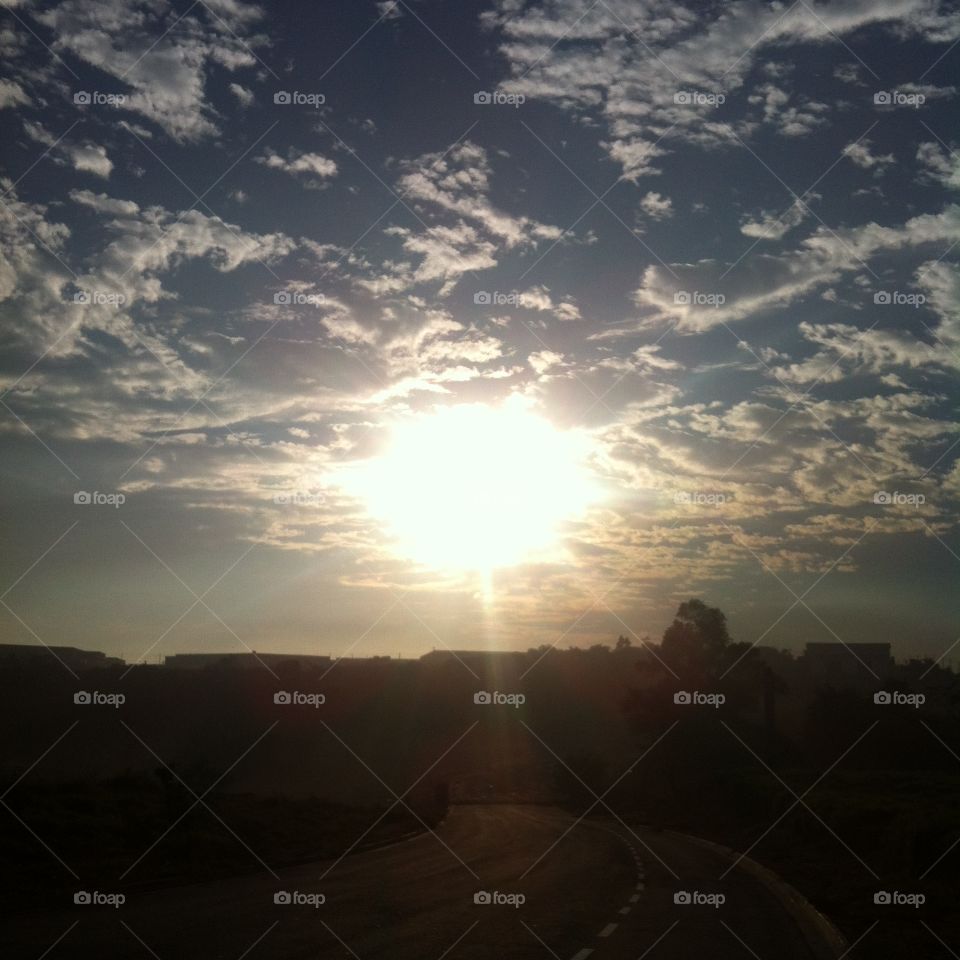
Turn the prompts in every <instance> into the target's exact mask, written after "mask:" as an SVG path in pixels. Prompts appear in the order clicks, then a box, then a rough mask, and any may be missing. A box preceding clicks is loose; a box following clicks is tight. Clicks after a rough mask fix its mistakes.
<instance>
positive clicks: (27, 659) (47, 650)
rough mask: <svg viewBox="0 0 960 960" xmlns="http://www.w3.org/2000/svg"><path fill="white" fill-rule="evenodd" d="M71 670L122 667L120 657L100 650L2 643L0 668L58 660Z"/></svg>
mask: <svg viewBox="0 0 960 960" xmlns="http://www.w3.org/2000/svg"><path fill="white" fill-rule="evenodd" d="M58 660H59V661H60V663H61V664H66V665H67V666H68V667H70V669H71V670H95V669H97V668H100V667H122V666H124V662H123V660H121V659H120V658H119V657H108V656H107V655H106V654H105V653H101V652H100V651H99V650H79V649H77V647H45V646H42V645H38V644H33V643H0V668H2V667H5V666H14V665H20V664H30V665H31V666H32V665H40V666H44V665H47V664H49V665H51V666H57V661H58Z"/></svg>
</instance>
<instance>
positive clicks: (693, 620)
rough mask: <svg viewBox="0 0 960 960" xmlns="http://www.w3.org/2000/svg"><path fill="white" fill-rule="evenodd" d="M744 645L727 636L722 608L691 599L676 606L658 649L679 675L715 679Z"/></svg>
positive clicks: (744, 647)
mask: <svg viewBox="0 0 960 960" xmlns="http://www.w3.org/2000/svg"><path fill="white" fill-rule="evenodd" d="M747 646H748V645H747V644H735V643H733V641H732V640H731V639H730V633H729V631H728V630H727V618H726V616H725V614H724V613H723V611H722V610H720V609H719V608H718V607H711V606H709V605H708V604H706V603H704V602H703V601H702V600H697V599H691V600H687V601H685V602H684V603H681V604H680V606H679V607H677V613H676V616H675V617H674V620H673V623H672V624H670V626H669V627H667V629H666V630H665V631H664V634H663V643H662V644H661V646H660V649H661V651H662V654H663V658H664V660H666V661H667V663H669V664H670V666H671V667H672V668H673V669H674V670H676V671H677V673H679V674H680V675H681V677H683V678H684V679H688V680H702V681H707V682H709V681H714V680H716V679H718V678H719V677H720V675H721V674H722V673H723V672H724V669H725V668H726V666H728V665H729V664H731V663H733V662H734V660H735V659H736V658H737V657H738V656H740V654H741V652H742V651H744V650H746V649H747Z"/></svg>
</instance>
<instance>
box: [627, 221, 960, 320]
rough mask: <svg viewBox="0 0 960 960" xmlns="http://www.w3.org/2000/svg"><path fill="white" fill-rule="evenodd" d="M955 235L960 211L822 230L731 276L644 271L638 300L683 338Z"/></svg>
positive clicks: (714, 264) (719, 270) (709, 268)
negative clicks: (883, 257)
mask: <svg viewBox="0 0 960 960" xmlns="http://www.w3.org/2000/svg"><path fill="white" fill-rule="evenodd" d="M958 233H960V207H957V206H949V207H947V208H946V209H945V210H944V211H943V212H942V213H939V214H922V215H920V216H917V217H914V218H912V219H911V220H908V221H907V222H906V223H905V224H904V225H903V226H902V227H898V228H893V227H881V226H879V225H878V224H876V223H867V224H865V225H863V226H861V227H855V228H844V229H839V230H830V229H828V228H827V227H819V228H818V229H817V230H816V231H815V232H814V233H813V234H812V235H811V236H809V237H808V238H807V239H806V240H804V241H803V242H802V243H801V245H800V247H799V249H797V250H795V251H792V252H789V253H784V254H779V255H770V254H752V255H750V256H747V257H746V258H744V260H743V261H741V262H740V263H739V264H738V266H737V269H736V270H734V271H728V268H727V267H726V266H725V265H724V264H723V263H720V262H718V261H716V260H702V261H700V262H698V263H687V264H674V265H673V266H672V267H671V268H670V269H669V270H668V269H667V268H666V267H663V266H658V265H653V266H650V267H647V268H646V270H645V271H644V274H643V283H642V285H641V286H640V288H639V289H638V290H636V291H635V293H634V298H635V301H636V302H637V303H638V304H639V305H641V306H647V307H650V308H652V310H653V319H654V320H657V321H659V320H667V319H672V320H675V321H676V322H677V329H678V330H681V331H686V332H694V331H701V330H706V329H709V328H710V327H713V326H716V325H718V324H720V323H730V322H732V321H735V320H742V319H744V318H745V317H749V316H752V315H754V314H757V313H760V312H761V311H764V310H769V309H771V308H773V307H778V306H783V305H785V304H787V303H790V302H791V301H792V300H795V299H797V298H798V297H800V296H801V295H803V294H806V293H809V292H811V291H812V290H815V289H816V288H817V287H825V286H827V285H829V284H833V283H835V282H836V280H837V279H838V278H839V277H840V276H841V275H843V274H845V273H848V272H850V271H853V270H856V269H858V268H860V266H861V265H862V264H863V263H864V262H865V261H867V260H869V259H870V258H871V257H873V256H876V255H877V254H879V253H882V252H896V251H901V250H908V249H910V248H912V247H918V246H921V245H923V244H926V243H934V242H939V243H943V242H946V243H952V242H953V241H954V240H955V239H956V237H957V235H958ZM718 298H722V299H718Z"/></svg>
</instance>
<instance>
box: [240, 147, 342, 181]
mask: <svg viewBox="0 0 960 960" xmlns="http://www.w3.org/2000/svg"><path fill="white" fill-rule="evenodd" d="M256 162H257V163H260V164H263V166H265V167H268V168H269V169H271V170H280V171H282V172H283V173H288V174H290V176H291V177H300V178H302V179H303V181H304V183H305V185H306V186H308V187H312V188H317V187H321V186H323V183H324V181H325V180H328V179H329V178H330V177H335V176H336V175H337V165H336V163H335V162H334V161H333V160H331V159H329V158H328V157H324V156H321V155H320V154H319V153H302V152H301V151H299V150H295V149H293V148H291V149H290V150H289V152H288V153H287V157H286V159H284V158H283V157H281V156H280V155H279V154H278V153H276V152H275V151H273V150H270V149H269V148H268V149H267V151H266V153H265V154H263V155H262V156H259V157H257V158H256Z"/></svg>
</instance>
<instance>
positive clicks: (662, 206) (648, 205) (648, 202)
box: [640, 190, 673, 220]
mask: <svg viewBox="0 0 960 960" xmlns="http://www.w3.org/2000/svg"><path fill="white" fill-rule="evenodd" d="M640 209H641V210H643V212H644V213H645V214H646V215H647V216H648V217H650V218H651V219H653V220H668V219H669V218H670V217H672V216H673V201H672V200H671V199H670V198H669V197H663V196H661V195H660V194H659V193H654V192H653V191H652V190H651V191H650V192H649V193H647V194H645V195H644V196H643V197H642V198H641V199H640Z"/></svg>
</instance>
